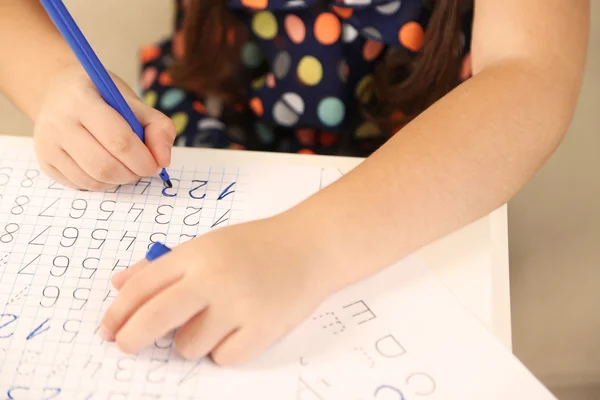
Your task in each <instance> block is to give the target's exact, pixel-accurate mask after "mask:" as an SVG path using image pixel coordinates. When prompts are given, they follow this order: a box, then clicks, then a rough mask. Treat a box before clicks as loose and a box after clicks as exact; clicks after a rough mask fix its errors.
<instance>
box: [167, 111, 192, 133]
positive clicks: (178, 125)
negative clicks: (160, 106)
mask: <svg viewBox="0 0 600 400" xmlns="http://www.w3.org/2000/svg"><path fill="white" fill-rule="evenodd" d="M171 120H173V124H175V130H176V131H177V135H181V134H182V133H183V131H184V130H185V128H186V127H187V125H188V123H189V120H190V118H189V117H188V115H187V114H186V113H184V112H178V113H176V114H174V115H173V116H172V117H171Z"/></svg>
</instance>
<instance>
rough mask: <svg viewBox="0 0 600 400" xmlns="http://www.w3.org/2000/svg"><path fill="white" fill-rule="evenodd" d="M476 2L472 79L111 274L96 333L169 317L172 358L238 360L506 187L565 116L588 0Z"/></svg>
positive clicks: (493, 200) (147, 338) (130, 340)
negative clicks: (273, 194) (289, 182)
mask: <svg viewBox="0 0 600 400" xmlns="http://www.w3.org/2000/svg"><path fill="white" fill-rule="evenodd" d="M475 3H476V4H475V33H474V38H475V40H474V43H473V61H474V70H475V76H474V77H473V78H472V79H470V80H469V81H467V82H465V83H464V84H462V85H460V87H458V88H457V89H456V90H454V91H453V92H452V93H450V94H449V95H447V96H445V97H444V98H443V99H442V100H441V101H439V102H438V103H436V104H435V105H434V106H433V107H431V108H430V109H429V110H427V111H426V112H424V113H423V115H422V116H421V117H419V118H418V119H416V120H414V121H413V122H412V123H411V124H410V125H408V126H407V127H406V128H404V129H402V131H401V132H399V133H398V134H397V135H396V136H395V137H394V138H393V139H392V140H390V141H389V142H388V143H387V144H385V145H384V146H383V147H382V148H381V150H380V151H378V152H377V153H376V154H374V155H373V156H372V157H370V158H369V159H367V160H366V161H365V162H364V163H363V164H361V165H360V166H358V167H357V168H356V169H355V170H353V171H352V172H351V173H349V174H348V175H346V176H345V177H343V178H341V179H340V180H339V181H338V182H336V183H334V184H332V185H331V186H329V187H328V188H326V189H324V190H323V191H321V192H319V193H317V194H316V195H315V196H313V197H311V198H310V199H308V200H307V201H305V202H303V203H301V204H299V205H298V206H297V207H294V208H293V209H291V210H290V211H287V212H285V213H283V214H280V215H278V216H276V217H273V218H269V219H266V220H260V221H255V222H251V223H246V224H238V225H234V226H230V227H226V228H222V229H218V230H215V231H213V232H211V233H209V234H206V235H202V236H200V237H198V238H196V239H194V240H192V241H189V242H187V243H185V244H183V245H181V246H179V247H177V248H175V249H173V251H172V252H170V253H169V254H167V255H165V256H163V257H162V258H160V259H158V260H156V261H154V262H153V263H151V264H148V263H147V262H141V263H138V264H136V265H135V266H133V267H132V268H130V269H128V270H126V271H124V272H122V273H120V274H119V275H117V276H115V277H114V279H113V284H114V285H115V287H116V288H117V289H118V290H119V295H118V296H117V298H116V299H115V301H114V303H113V304H112V305H111V307H110V308H109V309H108V310H107V312H106V314H105V315H104V317H103V320H102V325H101V329H100V331H99V332H100V334H101V335H102V336H103V337H105V338H106V339H107V340H116V343H117V345H119V346H120V347H121V349H123V350H125V351H127V352H133V353H135V352H137V351H139V350H141V349H142V348H144V347H146V346H149V345H151V343H153V341H155V340H156V339H157V338H159V337H161V336H162V335H164V334H166V333H168V332H169V331H170V330H172V329H174V328H179V329H178V330H177V334H176V336H175V348H176V349H177V350H178V352H179V353H181V354H182V355H183V356H184V357H187V358H193V359H195V358H199V357H203V356H205V355H207V354H210V355H211V356H212V357H213V359H214V360H215V361H216V362H217V363H220V364H235V363H238V362H240V361H245V360H247V359H248V358H249V357H251V356H253V355H255V354H256V353H257V352H258V351H260V350H263V349H265V348H266V347H268V346H269V345H271V344H273V343H274V342H275V341H276V340H277V339H278V338H280V337H281V336H283V335H284V334H285V333H286V332H288V331H289V330H290V329H292V328H294V327H295V326H296V325H297V324H299V323H301V322H302V321H303V320H304V319H305V318H307V317H308V316H309V315H310V313H311V312H312V311H314V308H315V307H316V305H318V304H319V302H320V301H322V299H323V298H324V297H325V296H327V295H329V294H331V293H332V292H333V291H335V290H337V289H340V288H342V287H344V286H346V285H348V284H350V283H352V282H355V281H357V280H359V279H361V278H364V277H367V276H369V275H371V274H373V273H375V272H377V271H378V270H380V269H382V268H384V267H386V266H388V265H390V264H391V263H393V262H395V261H396V260H398V259H399V258H401V257H403V256H405V255H407V254H408V253H410V252H412V251H414V250H416V249H417V248H419V247H421V246H423V245H425V244H427V243H429V242H431V241H433V240H435V239H436V238H439V237H440V236H443V235H445V234H447V233H449V232H450V231H452V230H455V229H457V228H459V227H461V226H463V225H465V224H467V223H468V222H470V221H473V220H475V219H477V218H479V217H481V216H484V215H486V214H488V213H490V212H491V211H493V210H494V209H495V208H496V207H498V206H500V205H501V204H503V203H504V202H506V201H507V200H509V199H510V198H511V196H512V195H513V194H514V193H515V192H516V191H517V190H519V188H521V187H522V186H523V184H524V183H525V182H526V181H527V180H528V179H529V177H531V176H532V174H533V173H534V171H536V170H537V169H538V168H539V167H540V166H541V165H542V163H543V162H544V161H545V160H546V159H547V158H548V156H549V155H550V154H551V153H552V152H553V150H554V149H555V148H556V147H557V146H558V144H559V143H560V141H561V139H562V137H563V135H564V133H565V131H566V129H567V126H568V125H569V122H570V120H571V117H572V114H573V110H574V107H575V103H576V100H577V97H578V93H579V87H580V84H581V79H582V72H583V65H584V59H585V52H586V47H587V46H586V44H587V33H588V23H589V21H588V18H589V15H588V12H589V0H578V1H577V2H574V1H570V2H567V1H564V0H527V1H523V0H503V1H498V0H476V1H475Z"/></svg>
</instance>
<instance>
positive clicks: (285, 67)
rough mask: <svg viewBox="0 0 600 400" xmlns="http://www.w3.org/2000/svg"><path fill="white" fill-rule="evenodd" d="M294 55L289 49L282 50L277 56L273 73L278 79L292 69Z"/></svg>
mask: <svg viewBox="0 0 600 400" xmlns="http://www.w3.org/2000/svg"><path fill="white" fill-rule="evenodd" d="M291 66H292V57H291V56H290V53H288V52H287V51H282V52H280V53H279V54H277V56H276V57H275V61H274V62H273V73H274V75H275V77H276V78H277V79H283V78H285V76H286V75H287V74H288V72H289V71H290V67H291Z"/></svg>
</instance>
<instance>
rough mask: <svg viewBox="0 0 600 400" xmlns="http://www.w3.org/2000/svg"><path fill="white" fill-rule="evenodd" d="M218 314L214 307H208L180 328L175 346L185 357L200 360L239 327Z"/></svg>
mask: <svg viewBox="0 0 600 400" xmlns="http://www.w3.org/2000/svg"><path fill="white" fill-rule="evenodd" d="M217 314H218V313H217V312H216V311H215V309H214V308H213V307H208V308H207V309H206V310H204V311H202V312H201V313H199V314H197V315H196V316H195V317H194V318H192V319H191V320H190V321H189V322H188V323H186V324H185V325H184V326H183V327H181V328H179V330H178V331H177V334H176V335H175V348H176V349H177V352H178V353H179V354H180V355H181V356H182V357H183V358H186V359H188V360H198V359H200V358H203V357H205V356H206V355H208V354H209V353H210V352H211V351H212V350H213V349H214V348H215V347H216V346H217V345H218V344H219V343H220V342H221V341H222V340H223V339H225V338H226V337H227V336H229V335H230V334H231V333H232V332H233V331H235V329H237V328H236V327H235V326H233V325H232V324H230V323H228V321H227V319H225V318H223V317H222V315H217Z"/></svg>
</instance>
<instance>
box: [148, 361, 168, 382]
mask: <svg viewBox="0 0 600 400" xmlns="http://www.w3.org/2000/svg"><path fill="white" fill-rule="evenodd" d="M168 362H169V361H168V360H158V359H152V360H150V365H149V366H148V373H147V374H146V380H147V381H148V382H150V383H163V382H164V381H165V372H166V371H165V367H166V366H167V363H168Z"/></svg>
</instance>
